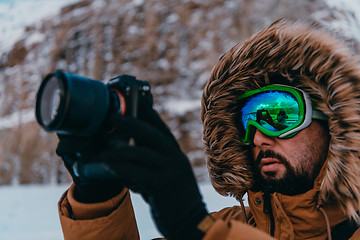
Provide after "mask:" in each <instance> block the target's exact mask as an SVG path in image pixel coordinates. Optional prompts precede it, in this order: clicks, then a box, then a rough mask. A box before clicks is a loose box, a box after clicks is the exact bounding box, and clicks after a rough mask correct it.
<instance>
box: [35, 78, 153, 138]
mask: <svg viewBox="0 0 360 240" xmlns="http://www.w3.org/2000/svg"><path fill="white" fill-rule="evenodd" d="M152 103H153V99H152V95H151V92H150V85H149V83H148V82H146V81H140V80H136V78H135V77H133V76H129V75H121V76H118V77H116V78H113V79H111V80H109V81H108V83H106V84H104V83H103V82H101V81H97V80H91V79H88V78H85V77H81V76H78V75H74V74H70V73H66V72H63V71H56V72H54V73H51V74H49V75H47V76H46V77H45V78H44V80H43V81H42V83H41V85H40V88H39V91H38V93H37V97H36V109H35V111H36V119H37V121H38V123H39V124H40V125H41V126H42V127H43V128H44V129H45V130H46V131H49V132H51V131H56V132H57V133H58V134H65V135H75V136H81V137H90V136H93V135H95V134H98V133H105V134H106V133H108V132H110V131H111V130H112V128H113V127H112V126H109V124H108V123H107V118H108V116H110V115H111V114H119V115H124V116H131V117H134V118H136V117H137V111H138V104H149V106H151V107H152Z"/></svg>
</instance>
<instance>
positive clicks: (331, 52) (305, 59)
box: [201, 20, 360, 220]
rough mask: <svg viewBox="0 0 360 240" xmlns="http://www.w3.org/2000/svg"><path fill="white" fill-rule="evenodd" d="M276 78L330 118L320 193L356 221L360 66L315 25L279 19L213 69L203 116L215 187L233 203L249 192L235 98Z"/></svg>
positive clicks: (350, 53)
mask: <svg viewBox="0 0 360 240" xmlns="http://www.w3.org/2000/svg"><path fill="white" fill-rule="evenodd" d="M277 79H282V82H281V83H283V84H284V79H285V81H286V82H287V84H290V85H293V86H296V87H298V88H300V89H302V90H304V91H305V92H307V93H308V94H309V95H310V97H311V98H312V100H313V101H314V103H315V104H316V106H317V108H318V109H319V110H321V111H322V112H324V113H325V114H326V115H327V116H328V117H329V132H330V136H331V140H330V145H329V154H328V158H327V162H326V164H327V165H326V173H325V176H324V178H323V180H322V184H321V195H322V196H323V197H324V198H325V201H329V200H330V199H331V201H336V202H338V203H340V205H341V206H342V208H343V209H344V211H345V212H346V214H347V215H348V216H352V217H354V218H355V219H357V220H358V217H357V214H356V212H357V211H358V210H359V209H360V160H359V157H360V62H359V59H358V57H357V56H355V55H354V54H353V51H352V50H351V49H350V48H348V47H346V45H345V43H344V41H343V40H341V39H340V38H338V37H337V36H336V35H335V34H333V33H331V32H329V31H328V30H325V29H324V28H322V27H321V26H319V25H317V24H315V23H309V22H305V21H290V20H279V21H277V22H275V23H273V24H272V25H271V26H269V27H268V28H266V29H264V30H263V31H261V32H259V33H257V34H255V35H253V36H252V37H251V38H250V39H248V40H246V41H245V42H243V43H239V44H238V45H236V46H235V47H233V48H232V49H231V50H230V51H229V52H227V53H226V54H224V55H223V56H222V57H221V58H220V60H219V62H218V63H217V64H216V66H215V67H214V69H213V71H212V75H211V77H210V80H209V82H208V83H207V85H206V87H205V89H204V93H203V98H202V113H201V117H202V121H203V124H204V136H203V139H204V143H205V149H206V154H207V156H208V168H209V172H210V177H211V181H212V184H213V186H214V187H215V189H216V190H217V191H218V192H219V193H220V194H222V195H233V196H236V197H241V196H242V195H243V194H244V193H245V192H246V191H248V190H249V189H250V188H251V187H252V185H253V177H252V171H251V161H253V160H252V157H251V155H250V149H249V147H248V146H245V145H244V144H242V142H241V141H240V137H239V133H238V130H237V127H236V124H237V121H238V119H237V117H238V106H237V105H238V104H237V103H238V96H240V95H241V94H243V93H245V92H247V91H249V90H253V89H256V88H259V87H262V86H265V85H270V84H274V83H278V82H277ZM286 82H285V84H286Z"/></svg>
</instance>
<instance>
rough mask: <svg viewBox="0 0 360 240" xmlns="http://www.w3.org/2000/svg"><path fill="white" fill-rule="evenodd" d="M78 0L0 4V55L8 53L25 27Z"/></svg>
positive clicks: (22, 0)
mask: <svg viewBox="0 0 360 240" xmlns="http://www.w3.org/2000/svg"><path fill="white" fill-rule="evenodd" d="M78 1H79V0H31V1H27V0H17V1H10V2H5V3H1V2H0V54H1V53H2V52H7V51H9V50H10V49H11V48H12V47H13V45H14V43H15V42H16V41H18V40H19V38H21V36H22V34H23V33H24V31H25V28H26V27H27V26H31V25H33V24H37V23H39V22H40V20H42V19H44V18H46V17H53V16H54V15H57V14H58V13H59V10H60V9H61V8H62V7H64V6H66V5H68V4H70V3H75V2H78Z"/></svg>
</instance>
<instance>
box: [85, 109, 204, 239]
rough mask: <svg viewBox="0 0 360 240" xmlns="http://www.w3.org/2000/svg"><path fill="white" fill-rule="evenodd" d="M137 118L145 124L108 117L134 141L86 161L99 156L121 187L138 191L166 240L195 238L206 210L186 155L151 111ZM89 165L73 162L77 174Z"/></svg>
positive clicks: (88, 170) (198, 236) (89, 171)
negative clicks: (129, 144) (130, 144)
mask: <svg viewBox="0 0 360 240" xmlns="http://www.w3.org/2000/svg"><path fill="white" fill-rule="evenodd" d="M139 118H142V119H145V120H146V121H147V122H145V121H142V120H140V119H134V118H130V117H124V116H116V115H113V116H111V117H110V118H109V122H110V124H111V125H113V126H115V127H116V129H117V132H118V133H119V134H120V133H121V134H128V135H130V136H132V137H133V138H134V140H135V144H136V145H135V146H122V147H118V148H112V149H108V150H105V151H102V152H101V153H100V154H99V155H95V156H93V157H91V156H90V162H95V161H99V160H101V161H102V162H104V163H105V164H106V165H107V166H108V167H109V169H111V171H112V172H113V173H115V174H116V175H117V177H118V178H119V180H120V181H121V183H122V184H123V185H124V186H125V187H127V188H129V189H131V190H133V191H134V192H137V193H140V194H141V195H142V197H143V198H144V199H145V201H146V202H148V203H149V204H150V206H151V212H152V215H153V218H154V220H155V222H156V225H157V227H158V229H159V230H160V232H161V233H162V234H164V236H165V237H166V238H167V239H169V240H171V239H201V238H202V237H203V236H204V233H203V232H202V231H200V230H199V229H198V228H197V226H198V224H199V223H200V222H201V221H202V220H203V219H204V218H205V217H206V216H208V213H207V210H206V209H205V206H204V204H203V202H202V197H201V195H200V193H199V190H198V187H197V184H196V181H195V178H194V175H193V172H192V168H191V166H190V163H189V161H188V159H187V158H186V156H185V155H184V154H183V153H182V151H181V150H180V147H179V146H178V144H177V142H176V140H175V138H174V137H173V135H172V134H171V132H170V131H169V130H168V128H167V126H166V125H165V124H164V123H163V122H162V120H161V119H160V117H159V116H158V115H157V114H156V113H155V111H154V110H152V109H142V110H141V111H139ZM91 165H92V164H88V163H85V162H82V163H81V164H79V166H78V170H79V172H80V175H83V176H87V177H92V176H94V175H96V173H95V172H94V171H93V169H94V168H93V166H91Z"/></svg>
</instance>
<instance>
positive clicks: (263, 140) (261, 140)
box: [253, 129, 275, 148]
mask: <svg viewBox="0 0 360 240" xmlns="http://www.w3.org/2000/svg"><path fill="white" fill-rule="evenodd" d="M253 143H254V145H255V146H257V147H260V148H272V147H274V146H275V138H274V137H269V136H268V135H265V134H264V133H262V132H261V131H260V130H259V129H256V132H255V135H254V140H253Z"/></svg>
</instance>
